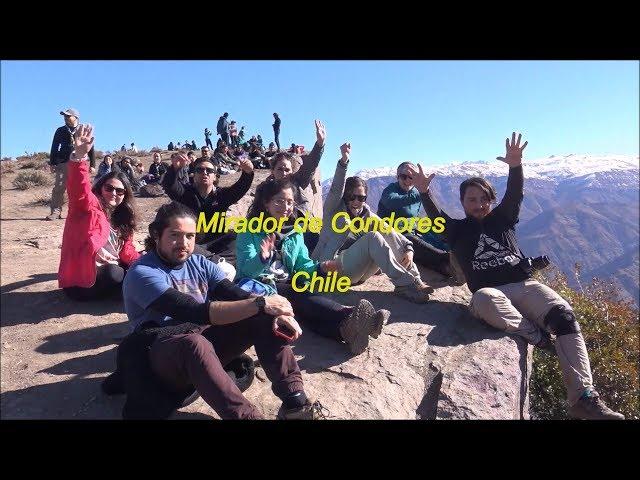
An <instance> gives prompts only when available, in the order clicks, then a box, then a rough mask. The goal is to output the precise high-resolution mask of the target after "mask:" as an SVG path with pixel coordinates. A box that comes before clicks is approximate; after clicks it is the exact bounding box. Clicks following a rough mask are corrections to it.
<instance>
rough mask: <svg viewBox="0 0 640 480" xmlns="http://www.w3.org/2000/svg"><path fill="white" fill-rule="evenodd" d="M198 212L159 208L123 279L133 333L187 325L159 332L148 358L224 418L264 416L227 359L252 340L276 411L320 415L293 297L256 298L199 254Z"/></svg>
mask: <svg viewBox="0 0 640 480" xmlns="http://www.w3.org/2000/svg"><path fill="white" fill-rule="evenodd" d="M195 238H196V216H195V214H194V213H193V211H191V210H190V209H189V208H188V207H186V206H184V205H182V204H180V203H177V202H172V203H170V204H166V205H163V206H162V207H160V209H159V210H158V212H157V214H156V217H155V219H154V221H153V222H152V223H151V224H149V236H148V237H147V239H146V240H145V244H146V249H147V251H148V253H147V254H146V255H144V256H143V257H141V258H140V260H139V261H138V262H136V263H135V264H134V265H132V267H131V268H130V270H129V272H128V273H127V276H126V277H125V281H124V288H123V293H124V306H125V311H126V313H127V316H128V317H129V321H130V322H131V325H132V327H133V330H134V332H135V331H140V330H144V329H146V328H157V327H163V326H166V325H181V324H185V323H187V324H189V328H187V329H186V330H185V329H183V330H184V331H182V332H180V333H175V334H170V335H167V336H162V337H158V338H156V339H155V341H154V342H153V343H152V345H151V347H150V350H149V354H148V358H149V362H150V366H151V370H152V371H153V373H154V374H155V375H156V376H157V377H158V378H159V379H161V381H162V382H163V383H164V385H165V386H166V387H167V388H168V389H173V390H176V391H180V390H184V389H185V388H187V387H189V386H194V387H195V388H196V390H197V391H198V393H199V394H200V396H201V397H202V398H203V399H204V401H205V402H207V404H209V405H210V406H211V408H213V409H214V410H215V411H216V412H217V413H218V415H220V417H222V418H223V419H259V418H262V414H261V413H260V411H259V410H258V409H257V408H256V406H255V405H253V404H252V403H251V402H250V401H249V400H247V399H246V398H245V397H244V396H243V395H242V393H241V392H240V390H239V389H238V387H237V386H236V384H235V382H234V381H233V380H232V379H231V378H230V377H229V376H228V375H227V373H226V372H225V370H224V368H223V365H226V364H227V363H228V362H229V361H230V360H232V359H233V358H236V357H237V356H238V355H240V354H242V352H244V351H245V350H247V349H248V348H250V347H251V346H252V345H253V346H255V350H256V353H257V355H258V359H259V360H260V362H261V365H262V367H263V368H264V371H265V373H266V375H267V377H268V378H269V380H270V381H271V383H272V390H273V393H274V394H275V395H276V396H277V397H278V398H280V399H281V400H282V406H281V408H280V410H279V412H278V418H282V419H315V418H317V417H318V414H319V408H320V407H321V405H320V404H319V402H311V401H310V400H309V399H308V398H307V396H306V395H305V392H304V388H303V382H302V376H301V374H300V369H299V368H298V364H297V362H296V359H295V357H294V355H293V352H292V350H291V347H290V346H289V345H288V344H287V340H285V339H283V338H281V337H279V336H276V335H275V333H274V330H275V329H276V328H277V327H278V326H281V325H284V326H286V327H287V328H288V329H289V330H291V331H292V332H293V336H294V338H298V337H299V336H300V334H301V333H302V330H301V329H300V326H299V325H298V323H297V322H296V321H295V319H294V318H293V309H292V307H291V304H290V303H289V301H288V300H287V299H286V298H284V297H282V296H280V295H273V296H270V297H254V296H251V295H250V294H248V293H247V292H245V291H244V290H242V289H240V288H238V287H237V286H235V285H234V284H233V283H232V282H231V281H229V280H228V279H226V278H225V273H224V272H223V271H222V270H221V269H220V268H219V267H218V265H216V264H214V263H212V262H210V261H208V260H207V259H206V258H205V257H203V256H202V255H198V254H194V246H195Z"/></svg>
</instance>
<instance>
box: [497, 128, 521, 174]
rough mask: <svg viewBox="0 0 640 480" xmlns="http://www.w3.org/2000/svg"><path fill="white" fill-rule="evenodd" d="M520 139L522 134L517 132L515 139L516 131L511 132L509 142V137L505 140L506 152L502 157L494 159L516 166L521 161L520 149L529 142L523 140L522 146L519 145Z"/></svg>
mask: <svg viewBox="0 0 640 480" xmlns="http://www.w3.org/2000/svg"><path fill="white" fill-rule="evenodd" d="M521 139H522V134H521V133H519V134H518V139H517V140H516V132H513V133H512V134H511V143H509V139H508V138H507V140H506V141H505V146H506V148H507V153H506V155H505V156H504V157H496V160H500V161H501V162H504V163H506V164H507V165H509V166H510V167H517V166H518V165H520V164H521V163H522V151H523V150H524V147H526V146H527V144H528V143H529V142H524V143H523V144H522V146H520V140H521Z"/></svg>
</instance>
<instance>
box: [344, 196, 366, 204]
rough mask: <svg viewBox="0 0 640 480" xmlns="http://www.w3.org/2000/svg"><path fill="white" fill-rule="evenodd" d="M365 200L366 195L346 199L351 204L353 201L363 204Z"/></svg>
mask: <svg viewBox="0 0 640 480" xmlns="http://www.w3.org/2000/svg"><path fill="white" fill-rule="evenodd" d="M366 199H367V196H366V195H349V196H348V197H347V201H348V202H353V201H354V200H358V201H360V202H364V201H365V200H366Z"/></svg>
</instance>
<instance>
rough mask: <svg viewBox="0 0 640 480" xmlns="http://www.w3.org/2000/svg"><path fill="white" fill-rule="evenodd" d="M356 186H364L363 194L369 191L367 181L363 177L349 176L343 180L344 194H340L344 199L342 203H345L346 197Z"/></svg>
mask: <svg viewBox="0 0 640 480" xmlns="http://www.w3.org/2000/svg"><path fill="white" fill-rule="evenodd" d="M358 187H364V194H365V195H366V194H367V192H368V191H369V187H368V186H367V182H366V180H364V179H363V178H360V177H349V178H347V180H345V182H344V194H343V195H342V198H343V199H344V203H347V200H346V199H347V197H348V196H349V195H351V192H353V191H354V190H355V189H356V188H358Z"/></svg>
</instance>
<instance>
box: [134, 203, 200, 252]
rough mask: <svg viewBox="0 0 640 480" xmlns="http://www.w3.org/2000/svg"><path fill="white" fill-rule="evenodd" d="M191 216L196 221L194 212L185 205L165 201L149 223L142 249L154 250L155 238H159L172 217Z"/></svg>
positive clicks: (155, 245)
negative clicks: (147, 233)
mask: <svg viewBox="0 0 640 480" xmlns="http://www.w3.org/2000/svg"><path fill="white" fill-rule="evenodd" d="M184 217H189V218H193V221H194V222H195V221H196V214H195V212H194V211H193V210H191V209H190V208H189V207H187V206H186V205H183V204H182V203H178V202H171V203H165V204H164V205H162V206H161V207H160V208H159V209H158V211H157V212H156V218H155V219H154V220H153V222H151V223H150V224H149V235H148V236H147V238H145V239H144V249H145V250H146V251H147V252H151V251H154V250H155V249H156V247H157V243H156V239H155V238H154V237H158V238H160V237H161V236H162V232H164V229H165V228H167V227H168V226H169V223H170V222H171V219H172V218H184Z"/></svg>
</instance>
